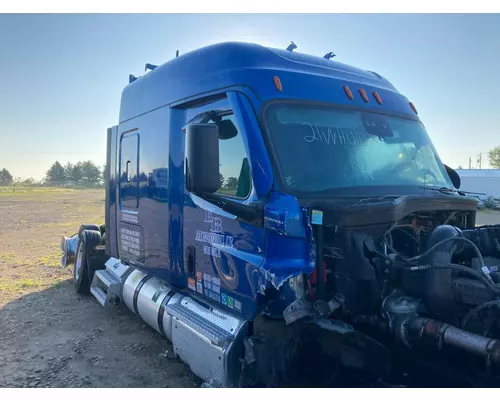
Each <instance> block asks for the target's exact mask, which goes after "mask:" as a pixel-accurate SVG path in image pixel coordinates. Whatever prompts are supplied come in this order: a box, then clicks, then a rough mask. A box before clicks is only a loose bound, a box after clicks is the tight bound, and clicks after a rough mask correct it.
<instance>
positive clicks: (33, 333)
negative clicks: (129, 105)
mask: <svg viewBox="0 0 500 400" xmlns="http://www.w3.org/2000/svg"><path fill="white" fill-rule="evenodd" d="M103 220H104V211H103V192H102V191H56V192H44V191H42V192H39V193H21V194H19V193H18V194H16V195H15V196H14V195H12V194H7V193H5V192H0V387H2V386H6V387H198V386H199V385H200V383H201V382H200V381H199V380H198V379H197V378H195V377H194V376H193V374H192V373H191V372H190V370H189V368H188V367H187V366H186V365H184V364H183V363H182V362H180V361H178V360H173V359H170V358H169V357H168V356H167V355H168V354H172V348H171V345H170V343H169V342H168V341H167V340H165V339H163V338H162V337H161V336H160V335H159V334H157V333H156V332H155V331H153V330H152V329H151V328H149V327H148V326H146V325H145V324H144V323H143V322H142V321H141V320H140V319H139V318H138V317H136V316H134V315H133V314H132V313H131V312H129V311H128V310H126V309H125V308H124V307H123V306H118V307H116V308H115V309H111V310H104V309H103V308H102V307H101V306H100V305H99V304H98V303H97V301H95V300H94V299H93V298H92V297H88V298H81V297H79V296H77V295H76V294H75V292H74V289H73V286H72V281H71V278H72V274H71V269H67V270H62V269H61V268H60V267H59V259H60V251H59V241H60V236H61V235H62V234H66V235H68V236H69V235H71V234H73V233H75V230H76V229H77V228H78V226H79V224H80V223H82V222H87V223H101V222H102V221H103ZM478 223H479V224H493V223H500V214H499V213H491V212H490V213H481V214H480V216H479V218H478Z"/></svg>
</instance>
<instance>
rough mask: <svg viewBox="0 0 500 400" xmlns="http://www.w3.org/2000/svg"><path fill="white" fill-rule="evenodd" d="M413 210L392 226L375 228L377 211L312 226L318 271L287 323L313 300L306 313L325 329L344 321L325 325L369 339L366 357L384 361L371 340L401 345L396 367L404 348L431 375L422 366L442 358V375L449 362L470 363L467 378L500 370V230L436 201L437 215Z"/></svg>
mask: <svg viewBox="0 0 500 400" xmlns="http://www.w3.org/2000/svg"><path fill="white" fill-rule="evenodd" d="M417 207H418V205H415V204H413V205H412V207H409V209H410V212H409V213H407V214H406V215H404V216H403V217H402V218H398V219H397V221H396V222H392V223H391V224H387V221H378V222H379V223H373V224H372V223H371V222H376V221H375V219H377V218H379V217H372V216H370V217H369V218H366V219H365V222H363V216H362V215H358V216H357V219H356V222H355V223H353V224H350V222H349V221H348V222H347V223H345V224H344V226H342V224H340V223H339V224H334V223H330V224H328V218H326V219H327V223H326V224H323V226H319V227H316V228H317V229H316V231H315V238H316V241H317V244H318V252H319V254H318V262H319V264H318V268H317V269H316V271H315V273H313V275H312V276H311V277H310V279H308V280H307V282H306V284H305V286H306V290H305V291H304V293H305V294H304V299H303V300H300V301H302V303H300V302H299V301H296V302H295V303H294V304H293V305H292V306H290V307H289V308H288V309H287V310H286V311H285V313H284V315H285V320H287V323H291V322H293V321H295V320H297V319H300V318H303V315H305V314H307V312H305V313H304V312H302V313H299V312H298V311H299V309H300V308H303V309H304V308H307V306H305V305H304V304H309V305H313V311H310V312H309V314H307V315H308V316H312V317H313V319H314V320H315V321H316V324H317V325H320V324H323V326H322V328H325V323H326V321H328V322H334V323H335V324H345V325H343V327H342V328H341V329H337V328H332V327H331V326H330V327H329V328H327V329H330V330H335V331H337V332H341V331H342V329H344V330H348V329H354V330H355V331H356V332H359V333H361V332H362V333H363V335H366V340H367V342H366V344H363V343H361V344H360V343H359V341H358V339H356V341H358V344H357V346H358V350H360V352H361V351H365V350H366V351H365V353H366V354H365V357H367V358H369V357H370V354H368V353H370V352H371V353H372V358H373V357H376V358H378V359H381V358H382V355H381V354H382V353H381V352H378V350H374V349H376V346H371V344H370V343H369V341H370V340H371V339H373V340H376V341H377V343H380V344H381V347H384V348H391V350H396V351H391V356H390V357H391V363H392V362H393V360H394V359H395V358H397V355H398V354H399V355H400V356H401V358H404V360H403V361H404V362H406V363H407V364H412V363H414V365H412V366H410V367H415V365H416V361H415V360H417V359H424V360H425V362H424V364H423V365H425V366H424V368H428V369H427V373H428V374H430V375H432V374H433V373H435V372H431V371H432V368H430V367H429V364H425V363H428V361H429V360H430V359H432V360H437V361H436V362H438V363H439V362H443V364H441V365H440V367H439V368H440V369H439V368H438V370H439V371H440V372H443V371H444V370H446V368H445V367H444V365H447V367H448V368H449V369H450V370H452V369H455V368H457V369H463V370H467V368H468V367H470V369H472V370H473V371H474V372H473V375H474V378H472V375H470V372H464V375H463V376H462V378H463V377H465V378H464V379H469V381H471V380H473V379H476V378H477V379H479V378H478V376H488V377H491V376H498V367H500V298H499V296H500V226H499V225H497V226H481V227H475V223H474V217H475V212H473V211H470V210H466V211H457V210H456V209H455V210H453V208H452V207H448V209H445V210H443V208H445V207H440V206H437V207H436V208H437V209H438V210H437V211H436V210H432V209H431V208H432V207H429V205H428V204H427V205H426V207H422V208H423V209H425V210H426V211H414V210H411V208H413V209H417ZM449 208H452V209H451V210H450V209H449ZM464 208H466V207H464ZM391 211H393V209H391ZM325 215H326V212H325ZM353 215H354V214H353ZM367 215H368V214H367ZM394 215H395V213H394V212H393V213H392V214H391V216H394ZM341 217H342V218H343V220H344V222H345V221H346V220H348V218H347V219H346V218H345V215H344V214H343V213H342V212H340V213H337V214H336V215H335V214H333V216H331V218H330V220H331V221H340V218H341ZM379 219H380V218H379ZM393 220H394V218H393ZM350 221H353V220H352V219H351V220H350ZM321 267H322V268H321ZM318 321H320V322H318ZM497 339H498V340H497ZM361 348H364V349H365V350H362V349H361ZM324 349H325V346H324ZM405 349H406V350H405ZM394 354H396V357H394ZM403 354H404V355H403ZM445 354H446V355H445ZM457 357H458V358H457ZM372 361H373V360H368V359H365V361H363V362H362V364H365V365H364V366H366V364H370V363H371V362H372ZM374 365H375V366H374V367H373V368H374V369H376V368H378V367H377V363H376V362H374ZM434 367H435V366H434ZM434 367H433V368H434ZM495 371H496V373H495ZM462 372H463V371H462ZM470 384H471V385H474V383H470Z"/></svg>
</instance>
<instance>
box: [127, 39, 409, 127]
mask: <svg viewBox="0 0 500 400" xmlns="http://www.w3.org/2000/svg"><path fill="white" fill-rule="evenodd" d="M276 74H277V75H279V76H280V77H282V76H284V77H287V76H288V77H290V79H294V80H296V79H299V78H300V77H304V76H307V77H309V78H311V79H312V78H316V83H319V82H320V80H319V79H323V80H324V79H328V80H329V81H332V80H337V81H338V82H340V83H343V84H346V83H352V84H355V85H364V86H368V87H370V88H375V89H376V90H379V91H384V92H391V93H392V94H393V95H399V93H398V92H397V90H396V89H395V88H394V86H393V85H392V84H391V83H390V82H389V81H387V80H386V79H385V78H383V77H381V76H380V75H378V74H377V73H375V72H371V71H365V70H362V69H359V68H356V67H353V66H350V65H347V64H343V63H340V62H337V61H334V60H327V59H325V58H323V57H318V56H311V55H307V54H303V53H298V52H290V51H287V50H282V49H273V48H267V47H264V46H261V45H258V44H252V43H242V42H226V43H219V44H214V45H210V46H207V47H203V48H201V49H198V50H194V51H191V52H189V53H186V54H184V55H182V56H180V57H176V58H174V59H172V60H170V61H168V62H166V63H165V64H163V65H160V66H158V67H157V68H155V69H154V70H153V71H151V72H148V73H146V74H145V75H144V76H142V77H140V78H139V79H137V80H136V81H134V82H132V83H130V84H129V85H128V86H126V87H125V89H124V90H123V93H122V99H121V107H120V122H122V121H125V120H128V119H130V118H133V117H135V116H137V115H140V114H144V113H146V112H148V111H151V110H154V109H156V108H159V107H162V106H165V105H168V104H172V103H175V102H179V101H182V100H184V99H185V100H188V99H189V98H191V97H194V96H197V95H199V94H202V93H208V92H211V91H215V90H218V89H221V88H225V87H231V86H247V87H249V88H251V89H252V90H253V91H254V92H255V94H256V95H257V96H258V97H259V98H260V99H261V100H262V101H265V100H268V99H269V97H270V96H273V97H279V96H276V89H275V88H274V87H271V85H269V82H271V83H272V77H273V76H274V75H276ZM285 79H286V78H285ZM290 81H291V80H289V82H290ZM297 82H298V83H297V85H296V89H297V90H298V89H300V88H302V91H307V90H308V89H306V88H307V86H309V85H308V84H304V83H302V84H301V83H300V79H299V80H298V81H297ZM271 89H272V90H271ZM309 90H311V89H309ZM289 93H290V92H289Z"/></svg>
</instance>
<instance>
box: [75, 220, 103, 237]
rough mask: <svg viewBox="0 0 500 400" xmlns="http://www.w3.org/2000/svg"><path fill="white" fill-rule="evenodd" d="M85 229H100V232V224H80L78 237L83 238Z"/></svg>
mask: <svg viewBox="0 0 500 400" xmlns="http://www.w3.org/2000/svg"><path fill="white" fill-rule="evenodd" d="M83 231H98V232H100V229H99V226H98V225H95V224H83V225H80V229H79V230H78V237H79V238H80V240H82V232H83Z"/></svg>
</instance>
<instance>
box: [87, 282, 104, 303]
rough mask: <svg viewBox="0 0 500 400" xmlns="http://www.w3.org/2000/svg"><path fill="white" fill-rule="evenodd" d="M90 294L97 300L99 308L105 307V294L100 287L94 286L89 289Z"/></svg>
mask: <svg viewBox="0 0 500 400" xmlns="http://www.w3.org/2000/svg"><path fill="white" fill-rule="evenodd" d="M90 293H92V295H93V296H94V297H95V298H96V299H97V301H98V302H99V304H101V306H103V307H105V305H106V292H105V291H104V290H102V289H101V288H100V287H97V286H94V287H91V288H90Z"/></svg>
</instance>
